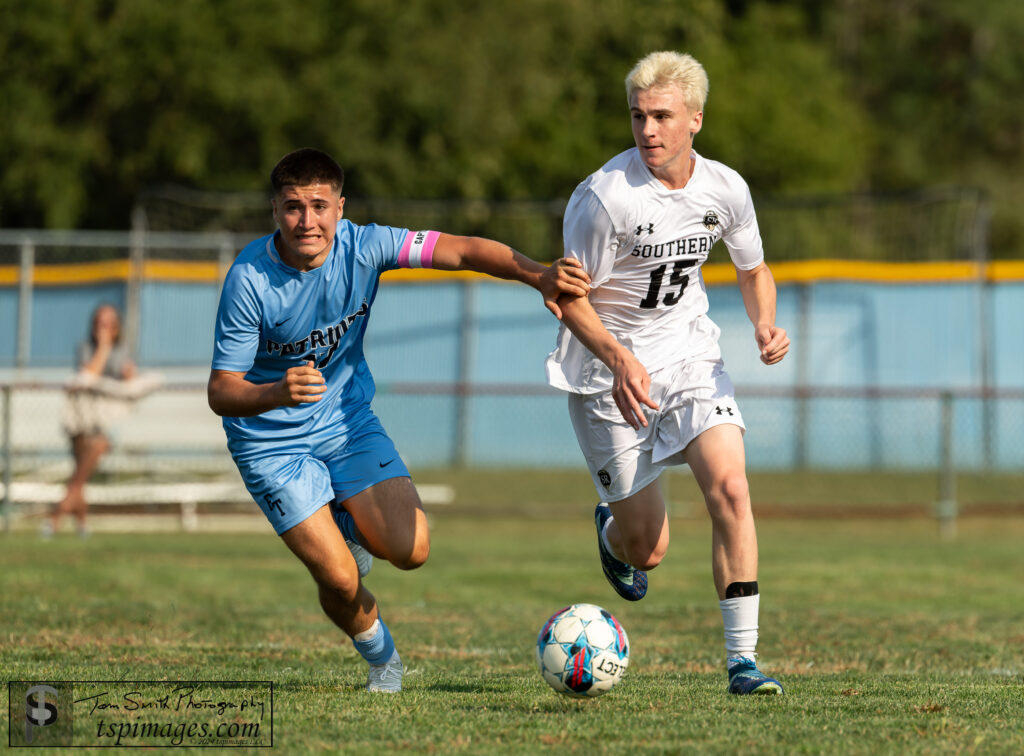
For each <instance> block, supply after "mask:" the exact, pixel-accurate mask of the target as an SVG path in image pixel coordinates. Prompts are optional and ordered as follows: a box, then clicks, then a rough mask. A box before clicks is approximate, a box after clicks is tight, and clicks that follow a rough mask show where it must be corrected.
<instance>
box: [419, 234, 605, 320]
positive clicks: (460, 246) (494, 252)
mask: <svg viewBox="0 0 1024 756" xmlns="http://www.w3.org/2000/svg"><path fill="white" fill-rule="evenodd" d="M432 265H433V267H435V268H438V269H440V270H473V271H476V272H478V273H486V274H487V275H489V276H494V277H495V278H504V279H506V280H512V281H521V282H522V283H525V284H528V285H530V286H532V287H533V288H535V289H537V291H539V292H540V293H541V295H542V296H543V297H544V306H545V307H547V308H548V309H549V310H551V312H552V313H553V314H554V316H555V317H556V318H559V319H561V317H562V311H561V308H559V306H558V297H559V296H561V295H569V296H573V297H585V296H586V295H587V293H588V292H589V291H590V288H589V284H590V276H588V275H587V274H586V272H585V271H584V270H583V267H582V265H581V264H580V262H579V260H573V259H571V258H563V259H561V260H557V261H556V262H555V263H553V264H552V265H551V266H547V265H543V264H541V263H539V262H537V261H536V260H531V259H530V258H529V257H527V256H526V255H524V254H521V253H519V252H517V251H516V250H514V249H512V248H511V247H509V246H508V245H506V244H502V243H501V242H496V241H492V240H491V239H483V238H481V237H478V236H453V235H451V234H441V235H440V236H439V237H438V239H437V244H436V246H435V247H434V252H433V262H432Z"/></svg>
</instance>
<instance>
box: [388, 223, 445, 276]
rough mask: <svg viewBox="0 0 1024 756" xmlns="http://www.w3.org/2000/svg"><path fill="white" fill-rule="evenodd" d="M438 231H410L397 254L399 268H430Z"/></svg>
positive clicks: (438, 235)
mask: <svg viewBox="0 0 1024 756" xmlns="http://www.w3.org/2000/svg"><path fill="white" fill-rule="evenodd" d="M440 236H441V233H440V232H439V231H410V232H409V233H408V234H406V235H405V241H404V242H403V243H402V249H400V250H399V252H398V267H400V268H432V267H434V266H433V264H432V263H433V261H434V247H435V246H436V245H437V239H438V237H440Z"/></svg>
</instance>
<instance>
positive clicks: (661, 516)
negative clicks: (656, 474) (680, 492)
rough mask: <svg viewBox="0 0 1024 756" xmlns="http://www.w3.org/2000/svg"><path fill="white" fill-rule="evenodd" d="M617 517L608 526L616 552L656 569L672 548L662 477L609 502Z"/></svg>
mask: <svg viewBox="0 0 1024 756" xmlns="http://www.w3.org/2000/svg"><path fill="white" fill-rule="evenodd" d="M608 507H609V508H610V509H611V511H612V516H613V517H614V519H613V520H612V521H611V523H609V525H608V528H607V529H606V530H605V537H606V538H607V539H608V545H609V546H611V548H612V552H613V553H614V554H615V555H616V556H618V557H619V558H620V559H622V561H624V562H628V563H629V564H631V565H633V566H634V567H636V568H637V569H638V570H645V571H646V570H653V569H654V568H655V567H657V566H658V564H660V563H661V560H662V559H663V558H664V556H665V552H666V551H668V540H669V535H668V514H667V512H666V511H665V499H664V498H663V497H662V495H661V487H660V486H659V485H658V481H654V482H653V483H651V484H650V485H648V486H646V487H645V488H642V489H640V490H639V491H637V492H636V493H635V494H633V495H632V496H629V497H627V498H625V499H623V500H622V501H613V502H610V503H609V504H608Z"/></svg>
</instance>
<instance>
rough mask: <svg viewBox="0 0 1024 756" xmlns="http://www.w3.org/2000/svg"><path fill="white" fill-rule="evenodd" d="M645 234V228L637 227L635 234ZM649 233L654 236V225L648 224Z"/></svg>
mask: <svg viewBox="0 0 1024 756" xmlns="http://www.w3.org/2000/svg"><path fill="white" fill-rule="evenodd" d="M643 232H644V227H643V225H642V224H641V225H639V226H637V227H636V231H635V233H637V234H642V233H643ZM647 233H649V234H653V233H654V224H653V223H648V224H647Z"/></svg>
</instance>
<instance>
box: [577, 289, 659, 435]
mask: <svg viewBox="0 0 1024 756" xmlns="http://www.w3.org/2000/svg"><path fill="white" fill-rule="evenodd" d="M558 304H559V305H560V306H561V308H562V322H563V323H565V326H566V328H568V329H569V330H570V331H572V332H573V335H574V336H576V338H578V339H579V340H580V342H581V343H582V344H583V346H585V347H586V348H587V349H589V350H590V351H591V352H593V353H594V355H595V356H596V357H597V358H598V359H599V360H601V362H603V363H604V364H605V365H607V366H608V368H609V370H611V371H612V375H613V376H614V379H613V382H612V397H613V398H614V399H615V404H616V406H617V407H618V408H619V412H621V413H622V417H623V418H624V419H625V421H626V422H627V423H629V424H630V425H631V426H633V427H634V428H639V427H640V426H641V425H643V426H646V425H647V418H645V417H644V411H643V407H641V405H647V406H648V407H650V408H651V409H658V405H657V404H656V403H655V402H654V400H653V399H651V397H650V395H649V393H648V392H649V391H650V388H651V376H650V375H649V374H648V373H647V369H646V368H645V367H644V366H643V365H642V364H640V360H638V359H637V358H636V356H635V355H634V354H633V353H632V352H631V351H629V350H628V349H626V347H624V346H622V344H620V343H619V342H618V340H617V339H616V338H615V337H614V336H612V335H611V333H609V331H608V329H607V328H605V327H604V323H602V322H601V319H600V318H599V317H598V315H597V312H596V311H595V310H594V308H593V307H592V306H591V304H590V300H589V299H587V298H586V297H575V298H574V297H567V296H563V297H560V298H559V300H558Z"/></svg>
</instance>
